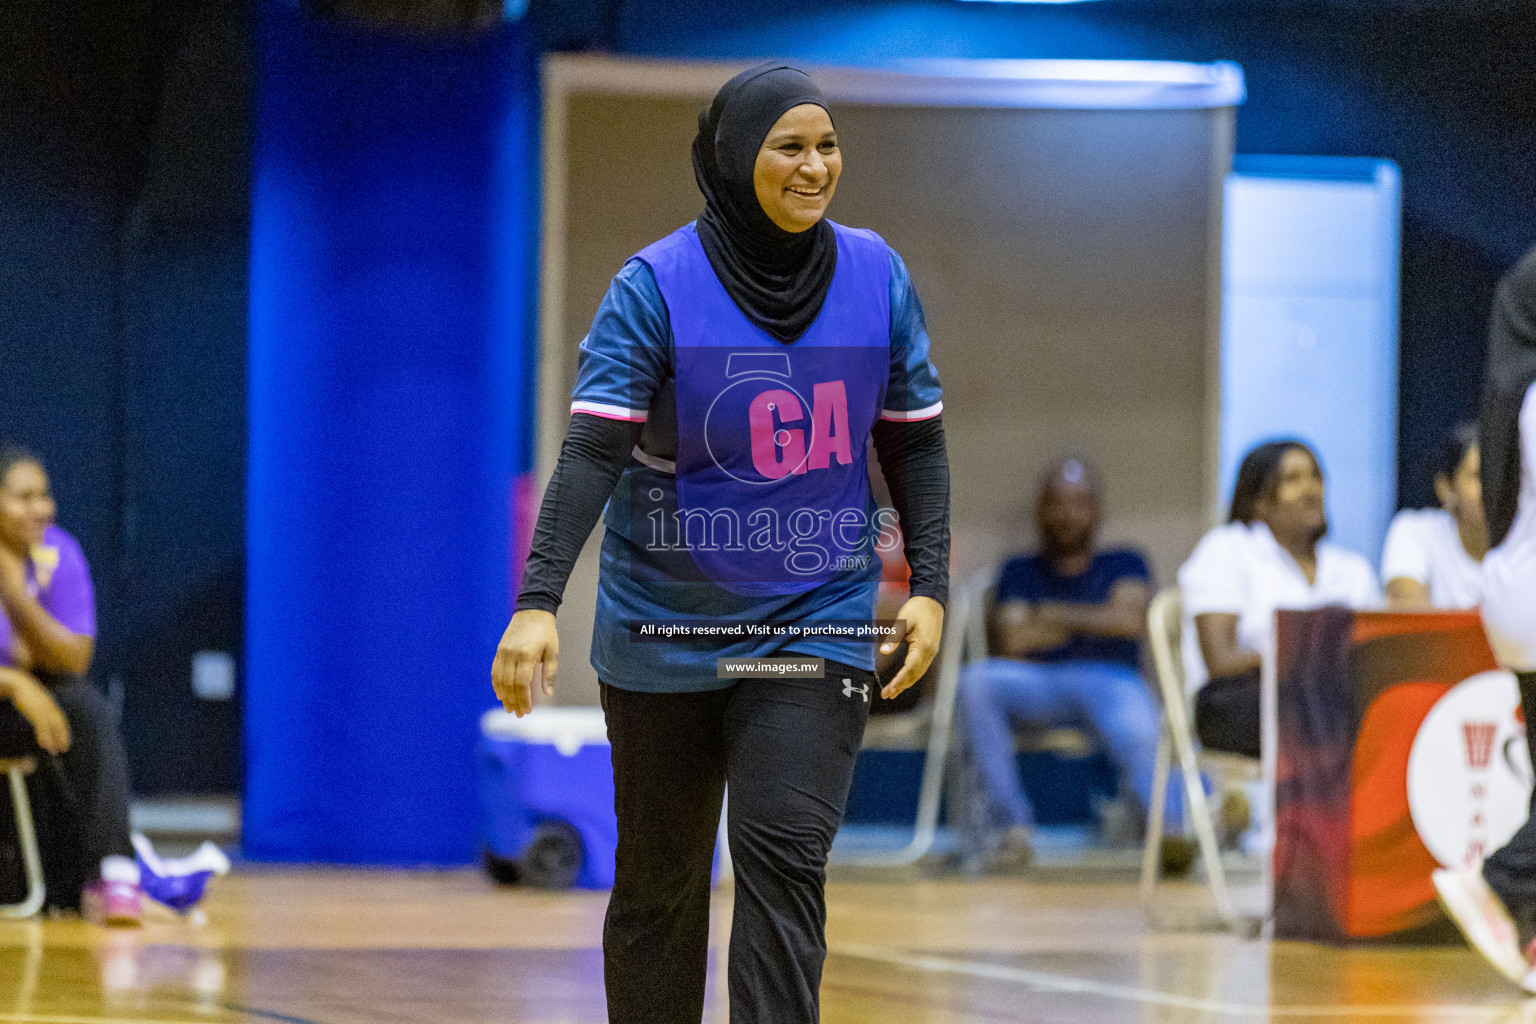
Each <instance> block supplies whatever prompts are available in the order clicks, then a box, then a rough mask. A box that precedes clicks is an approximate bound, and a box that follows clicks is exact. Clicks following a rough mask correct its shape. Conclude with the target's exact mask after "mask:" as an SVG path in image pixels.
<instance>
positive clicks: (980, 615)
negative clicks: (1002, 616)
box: [961, 569, 997, 664]
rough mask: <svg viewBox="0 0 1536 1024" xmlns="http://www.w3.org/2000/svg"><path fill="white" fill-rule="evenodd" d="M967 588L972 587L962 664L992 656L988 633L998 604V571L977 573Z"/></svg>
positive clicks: (964, 635)
mask: <svg viewBox="0 0 1536 1024" xmlns="http://www.w3.org/2000/svg"><path fill="white" fill-rule="evenodd" d="M967 586H969V587H970V592H971V602H970V606H969V611H968V614H967V615H966V620H965V632H964V634H963V635H962V641H963V642H964V644H965V649H964V650H963V652H962V654H961V664H969V663H970V662H973V661H983V660H985V659H986V658H987V657H988V656H989V655H990V654H991V646H992V645H991V643H990V642H989V640H988V633H989V631H990V630H989V627H990V624H991V623H990V620H991V618H992V607H993V605H994V604H996V602H997V570H995V569H989V570H987V571H986V572H984V573H977V574H976V575H975V576H973V577H972V578H971V580H970V582H969V583H968V584H967Z"/></svg>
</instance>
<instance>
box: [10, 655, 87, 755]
mask: <svg viewBox="0 0 1536 1024" xmlns="http://www.w3.org/2000/svg"><path fill="white" fill-rule="evenodd" d="M0 693H3V694H4V695H5V696H6V697H9V698H10V700H11V703H12V704H14V705H16V710H17V711H19V712H21V717H23V718H25V719H26V720H27V721H28V722H29V723H30V724H31V726H32V731H33V733H35V734H36V735H37V745H38V746H40V747H42V748H43V749H44V750H46V751H48V753H50V754H62V753H64V752H65V751H67V750H68V749H69V743H70V735H69V720H68V719H66V718H65V717H64V712H63V711H61V710H60V709H59V704H58V701H56V700H54V699H53V694H51V693H49V692H48V689H47V687H45V686H43V684H42V683H40V682H38V681H37V680H36V679H35V678H33V676H32V675H31V674H30V673H27V672H22V671H20V670H18V669H14V668H0Z"/></svg>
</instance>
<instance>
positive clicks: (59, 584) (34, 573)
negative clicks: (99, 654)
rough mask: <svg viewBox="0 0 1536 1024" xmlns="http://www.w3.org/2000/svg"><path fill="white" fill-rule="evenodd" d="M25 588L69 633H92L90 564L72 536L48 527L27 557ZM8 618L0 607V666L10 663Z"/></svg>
mask: <svg viewBox="0 0 1536 1024" xmlns="http://www.w3.org/2000/svg"><path fill="white" fill-rule="evenodd" d="M27 589H28V590H29V591H30V592H31V593H32V596H33V597H35V598H37V603H38V604H40V605H42V606H43V610H44V611H46V612H47V613H48V614H49V615H52V616H53V617H54V618H55V619H57V620H58V621H59V625H61V626H63V627H64V628H65V629H67V630H69V631H70V632H71V633H78V634H80V635H82V636H90V637H94V636H95V635H96V594H95V591H94V590H93V589H92V587H91V567H90V566H89V565H87V564H86V562H85V552H84V551H81V550H80V545H79V544H78V543H77V542H76V541H75V538H73V537H71V536H70V535H69V534H67V533H65V532H64V531H63V530H61V529H59V528H58V527H57V526H50V527H48V528H47V529H46V530H44V531H43V543H42V544H40V545H39V546H37V547H35V548H33V549H32V553H31V556H30V557H29V558H28V559H27ZM14 635H15V633H14V631H13V630H12V629H11V620H10V619H9V618H7V617H6V614H5V609H4V608H3V607H0V665H9V664H11V638H12V637H13V636H14Z"/></svg>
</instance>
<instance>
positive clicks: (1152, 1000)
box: [831, 945, 1536, 1021]
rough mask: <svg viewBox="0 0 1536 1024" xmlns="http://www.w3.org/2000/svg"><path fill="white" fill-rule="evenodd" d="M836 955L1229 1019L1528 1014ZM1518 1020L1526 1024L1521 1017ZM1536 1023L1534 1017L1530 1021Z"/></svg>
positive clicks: (905, 957)
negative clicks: (1331, 1001) (1223, 993)
mask: <svg viewBox="0 0 1536 1024" xmlns="http://www.w3.org/2000/svg"><path fill="white" fill-rule="evenodd" d="M831 952H832V953H834V954H840V955H842V956H850V957H856V958H858V959H860V960H872V961H875V962H877V963H884V964H890V965H891V966H894V967H905V968H908V969H911V970H918V971H931V972H934V973H941V974H960V975H965V976H967V977H972V978H980V979H985V980H987V981H1002V982H1011V983H1013V984H1017V985H1028V986H1030V987H1032V988H1035V989H1038V990H1040V991H1044V992H1060V993H1071V994H1076V995H1091V996H1099V997H1101V998H1104V999H1115V1000H1119V1001H1122V1002H1134V1003H1144V1004H1148V1005H1154V1006H1166V1007H1169V1008H1171V1009H1179V1010H1194V1011H1198V1012H1203V1013H1217V1014H1223V1015H1225V1016H1229V1017H1254V1018H1256V1019H1260V1020H1264V1019H1268V1018H1273V1017H1286V1018H1306V1017H1323V1018H1328V1017H1342V1018H1351V1017H1356V1018H1358V1017H1379V1018H1392V1017H1400V1018H1409V1019H1423V1018H1424V1017H1425V1016H1426V1015H1434V1016H1436V1017H1438V1018H1450V1017H1458V1018H1463V1019H1465V1020H1468V1021H1508V1020H1511V1019H1512V1018H1511V1014H1513V1013H1516V1012H1517V1011H1519V1010H1521V1009H1527V1007H1526V1005H1525V1004H1523V1003H1518V1002H1516V1003H1507V1004H1497V1005H1489V1006H1440V1005H1434V1004H1417V1005H1397V1006H1387V1005H1378V1006H1360V1005H1356V1006H1302V1005H1299V1006H1269V1005H1260V1004H1257V1003H1229V1002H1225V1001H1223V1000H1219V999H1202V998H1199V997H1197V996H1181V995H1178V994H1176V993H1172V992H1159V991H1156V990H1155V989H1147V988H1138V987H1136V986H1134V985H1116V984H1113V983H1111V982H1101V981H1092V980H1090V979H1087V978H1074V977H1072V976H1071V975H1066V974H1051V973H1049V972H1046V971H1032V970H1029V969H1028V968H1023V967H1009V966H1007V965H1005V964H989V963H984V962H978V961H975V960H959V959H955V958H952V957H943V956H928V955H923V954H916V953H891V952H887V951H886V950H882V949H878V948H876V947H873V946H862V945H838V946H836V947H834V948H833V949H832V950H831ZM1520 1019H1522V1020H1523V1019H1526V1018H1524V1017H1523V1016H1522V1017H1521V1018H1520ZM1529 1019H1531V1020H1533V1021H1536V1012H1532V1014H1531V1016H1530V1018H1529Z"/></svg>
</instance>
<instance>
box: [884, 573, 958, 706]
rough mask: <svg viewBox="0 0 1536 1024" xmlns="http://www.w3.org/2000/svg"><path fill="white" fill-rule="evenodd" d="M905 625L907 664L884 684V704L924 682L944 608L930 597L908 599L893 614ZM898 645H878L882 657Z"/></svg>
mask: <svg viewBox="0 0 1536 1024" xmlns="http://www.w3.org/2000/svg"><path fill="white" fill-rule="evenodd" d="M896 617H897V618H898V619H902V620H904V621H905V622H906V624H907V635H906V637H905V638H904V639H905V640H906V643H907V660H906V661H904V662H903V663H902V666H901V671H900V672H897V673H896V675H895V676H894V677H893V678H892V679H891V681H890V682H888V683H886V684H885V687H884V688H883V689H881V691H880V696H882V697H884V698H885V699H886V700H890V699H891V698H892V697H895V696H896V695H897V694H899V693H901V691H903V690H905V689H906V688H907V687H909V686H911V685H912V684H913V683H915V682H917V681H918V680H919V679H921V678H923V673H924V672H927V671H928V665H929V663H930V662H932V661H933V656H934V655H935V654H937V653H938V652H939V637H941V636H943V634H944V606H943V605H941V604H939V602H937V601H935V600H934V599H933V598H931V597H911V598H908V599H907V603H906V604H904V605H902V606H901V611H899V612H897V613H896ZM900 643H901V641H899V640H890V641H887V642H886V643H883V644H881V645H880V653H881V654H890V653H891V652H892V651H894V650H895V649H896V648H897V646H898V645H899V644H900Z"/></svg>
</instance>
